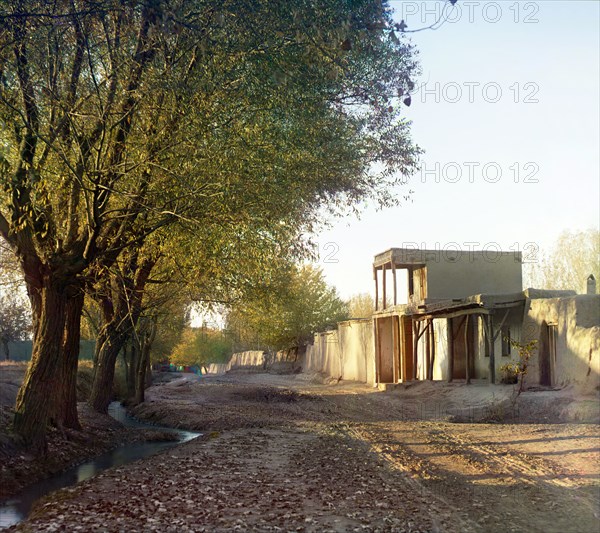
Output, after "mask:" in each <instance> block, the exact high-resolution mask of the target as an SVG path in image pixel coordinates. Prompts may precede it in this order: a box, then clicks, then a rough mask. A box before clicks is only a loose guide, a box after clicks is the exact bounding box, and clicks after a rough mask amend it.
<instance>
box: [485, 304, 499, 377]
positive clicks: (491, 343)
mask: <svg viewBox="0 0 600 533" xmlns="http://www.w3.org/2000/svg"><path fill="white" fill-rule="evenodd" d="M482 320H483V321H484V324H485V322H486V321H487V322H488V325H487V328H486V329H487V332H486V340H487V343H488V355H489V357H490V361H489V364H490V370H489V373H490V379H489V382H490V383H496V354H495V347H494V338H493V335H492V333H493V331H494V326H493V324H492V320H493V317H492V315H488V316H486V317H482Z"/></svg>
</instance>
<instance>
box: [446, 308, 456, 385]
mask: <svg viewBox="0 0 600 533" xmlns="http://www.w3.org/2000/svg"><path fill="white" fill-rule="evenodd" d="M446 321H447V328H448V335H447V336H448V383H451V382H452V376H453V374H454V330H453V329H452V319H451V318H447V319H446Z"/></svg>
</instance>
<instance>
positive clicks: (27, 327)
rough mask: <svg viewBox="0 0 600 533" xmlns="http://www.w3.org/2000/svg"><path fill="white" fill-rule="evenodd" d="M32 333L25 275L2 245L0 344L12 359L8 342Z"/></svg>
mask: <svg viewBox="0 0 600 533" xmlns="http://www.w3.org/2000/svg"><path fill="white" fill-rule="evenodd" d="M30 333H31V308H30V306H29V302H28V301H27V298H26V296H25V287H24V283H23V277H22V274H21V271H20V269H19V263H18V262H17V258H16V257H15V256H14V254H13V253H12V252H11V251H10V250H9V249H8V248H7V247H5V246H0V344H2V350H3V352H4V358H5V359H6V360H7V361H8V360H9V359H10V350H9V346H8V343H9V342H14V341H20V340H26V339H27V338H28V337H29V336H30Z"/></svg>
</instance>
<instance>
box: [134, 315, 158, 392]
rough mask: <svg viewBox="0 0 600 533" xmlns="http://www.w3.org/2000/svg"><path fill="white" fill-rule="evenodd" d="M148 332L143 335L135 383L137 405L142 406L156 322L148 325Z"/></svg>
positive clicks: (152, 321) (153, 321)
mask: <svg viewBox="0 0 600 533" xmlns="http://www.w3.org/2000/svg"><path fill="white" fill-rule="evenodd" d="M146 329H147V330H146V331H145V332H144V334H143V342H142V346H141V349H140V355H139V360H138V367H137V376H136V381H135V403H136V404H140V403H143V401H144V391H145V389H146V376H147V369H148V365H149V364H150V349H151V348H152V343H153V342H154V338H155V336H156V321H155V320H151V321H150V322H149V323H148V325H147V328H146Z"/></svg>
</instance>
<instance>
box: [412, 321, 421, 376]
mask: <svg viewBox="0 0 600 533" xmlns="http://www.w3.org/2000/svg"><path fill="white" fill-rule="evenodd" d="M412 323H413V379H415V380H416V379H417V349H418V348H419V337H420V336H421V334H420V333H419V329H420V327H421V326H420V323H419V322H417V321H415V320H413V321H412Z"/></svg>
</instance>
